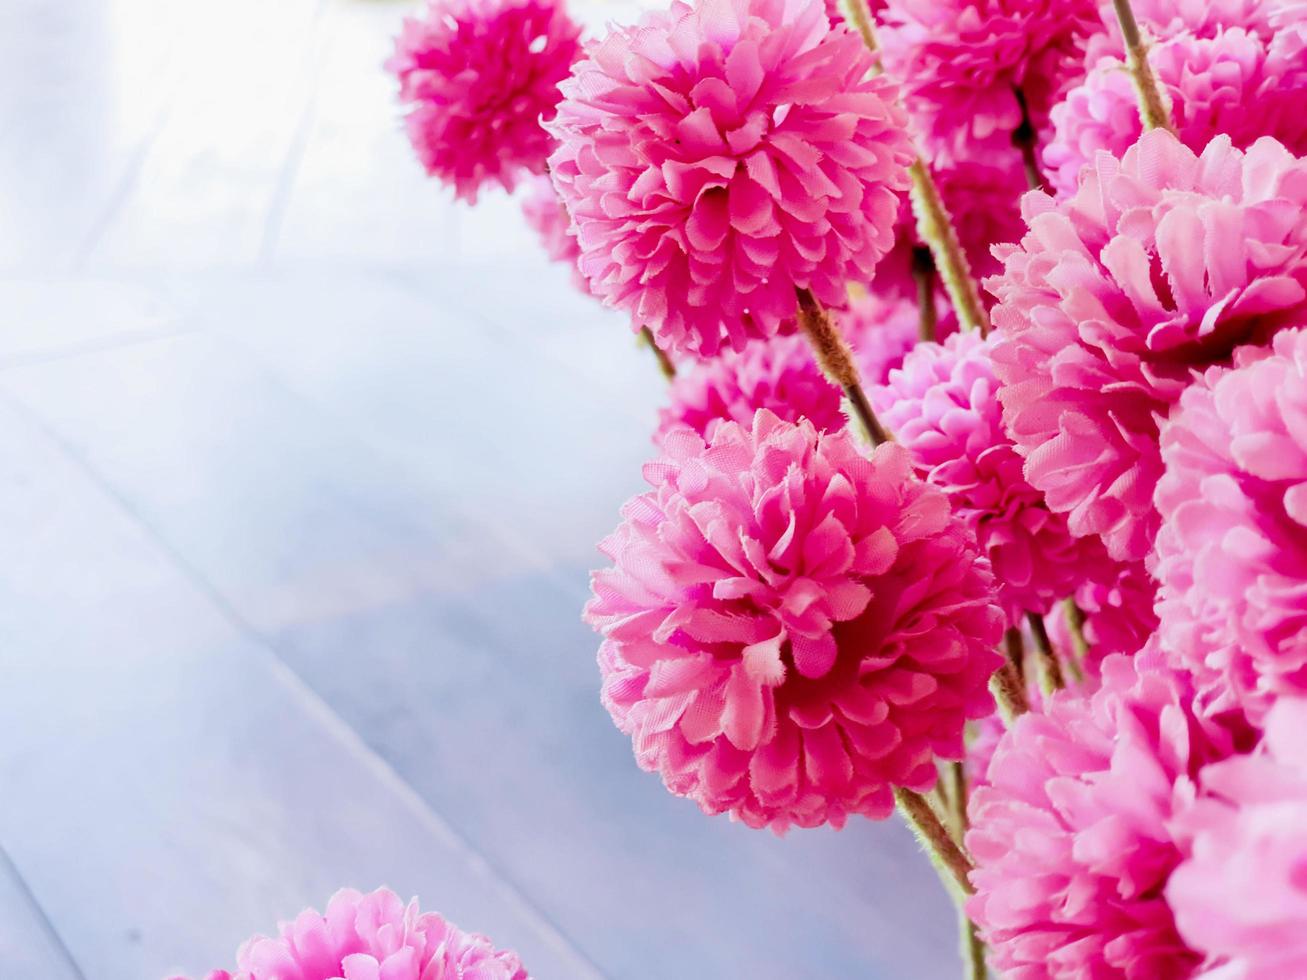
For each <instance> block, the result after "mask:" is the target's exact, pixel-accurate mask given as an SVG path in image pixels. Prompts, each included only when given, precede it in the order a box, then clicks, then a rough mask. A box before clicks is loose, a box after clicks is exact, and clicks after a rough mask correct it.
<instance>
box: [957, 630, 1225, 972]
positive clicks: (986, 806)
mask: <svg viewBox="0 0 1307 980" xmlns="http://www.w3.org/2000/svg"><path fill="white" fill-rule="evenodd" d="M1191 697H1192V691H1191V690H1190V689H1189V688H1188V686H1187V683H1186V681H1185V680H1184V679H1183V677H1182V676H1181V675H1177V674H1173V673H1171V672H1169V671H1167V670H1166V669H1165V668H1164V667H1163V666H1162V665H1161V663H1160V658H1159V657H1157V656H1156V653H1155V651H1154V652H1146V653H1141V654H1140V655H1139V657H1138V658H1136V659H1135V660H1131V659H1129V658H1127V657H1111V658H1109V659H1108V660H1106V661H1104V663H1103V671H1102V687H1101V688H1100V689H1099V690H1098V691H1097V693H1095V694H1093V695H1091V696H1089V697H1084V696H1081V695H1079V694H1077V693H1076V692H1074V691H1070V690H1067V691H1060V692H1058V693H1056V694H1054V695H1052V696H1051V697H1050V698H1048V699H1047V700H1046V702H1045V704H1044V706H1043V707H1042V708H1040V709H1036V710H1033V711H1031V712H1030V713H1028V714H1025V715H1022V716H1021V717H1020V718H1019V719H1018V720H1017V722H1016V723H1015V725H1014V726H1013V727H1012V728H1011V729H1010V730H1009V731H1008V732H1007V733H1006V734H1005V735H1004V736H1003V737H1002V738H1001V740H1000V742H999V744H998V747H997V748H996V749H995V750H994V756H993V760H992V762H991V763H990V766H989V771H988V773H987V779H986V783H985V784H984V785H981V786H979V787H977V788H976V790H975V792H974V793H973V794H972V797H971V803H970V806H969V807H968V814H969V816H970V819H971V830H970V831H969V832H968V833H967V838H966V841H967V847H968V849H969V850H970V851H971V854H972V855H973V857H974V858H975V861H976V870H975V871H974V872H973V873H972V875H971V881H972V884H973V885H974V886H975V888H976V894H975V896H974V897H973V898H972V899H971V900H970V901H969V902H968V905H967V910H968V912H969V913H970V915H971V916H972V917H973V918H974V920H975V921H976V923H977V925H978V926H979V927H980V931H981V934H982V935H983V936H984V938H985V940H986V941H987V942H988V943H989V944H990V949H991V952H992V958H991V961H990V962H991V965H992V966H993V967H994V969H995V971H996V972H998V973H1000V974H1002V975H1004V976H1010V977H1020V978H1023V980H1039V978H1058V980H1073V978H1075V980H1079V978H1082V977H1097V978H1111V977H1119V978H1123V980H1124V978H1136V977H1137V978H1141V980H1142V978H1145V977H1147V978H1148V980H1171V978H1183V977H1188V976H1190V975H1192V973H1193V971H1194V969H1195V967H1197V965H1198V963H1199V962H1200V960H1201V957H1200V956H1199V955H1198V954H1197V953H1196V952H1194V951H1193V950H1192V949H1191V948H1190V947H1188V946H1187V945H1186V944H1185V942H1184V940H1183V939H1182V938H1181V937H1180V934H1179V933H1178V932H1177V931H1176V927H1175V921H1174V919H1173V916H1172V914H1171V909H1170V907H1169V906H1168V905H1167V903H1166V901H1165V899H1164V898H1163V897H1162V889H1163V887H1164V886H1165V884H1166V881H1167V878H1168V876H1169V875H1170V874H1171V872H1172V871H1173V870H1174V869H1175V867H1176V866H1177V865H1178V864H1179V863H1180V861H1181V858H1182V854H1181V850H1180V847H1179V846H1178V844H1177V842H1176V840H1175V839H1174V837H1173V835H1172V833H1171V831H1170V829H1169V826H1168V825H1169V821H1170V820H1171V819H1172V818H1173V817H1174V815H1175V814H1176V812H1177V811H1178V810H1179V809H1181V808H1182V807H1183V806H1184V805H1185V804H1186V803H1187V802H1188V801H1189V800H1190V799H1192V798H1193V795H1194V781H1195V778H1196V777H1197V775H1198V772H1199V770H1200V769H1201V768H1202V767H1203V766H1204V765H1206V764H1208V763H1211V762H1215V761H1217V760H1220V759H1223V758H1225V757H1226V756H1228V755H1229V754H1230V752H1231V751H1232V749H1233V745H1232V740H1231V739H1230V737H1229V736H1228V734H1226V733H1225V732H1224V731H1222V730H1221V729H1218V728H1215V727H1212V726H1210V725H1207V724H1205V723H1203V722H1202V721H1201V720H1200V719H1199V718H1197V717H1196V716H1195V715H1194V714H1193V713H1192V711H1191V709H1190V699H1191Z"/></svg>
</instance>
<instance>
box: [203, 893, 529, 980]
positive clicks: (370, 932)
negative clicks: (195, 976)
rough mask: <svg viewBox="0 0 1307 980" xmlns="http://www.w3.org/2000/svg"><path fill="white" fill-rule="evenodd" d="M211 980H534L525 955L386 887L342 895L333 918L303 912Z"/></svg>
mask: <svg viewBox="0 0 1307 980" xmlns="http://www.w3.org/2000/svg"><path fill="white" fill-rule="evenodd" d="M208 980H530V978H529V976H528V975H527V972H526V971H525V970H524V969H522V964H521V963H520V962H519V961H518V958H517V955H516V954H514V953H510V952H507V951H501V950H496V949H495V948H494V947H493V946H491V944H490V940H488V939H486V937H484V936H478V935H476V934H475V933H468V932H463V931H462V930H460V929H458V928H457V927H455V926H453V925H451V924H450V923H448V922H446V921H445V920H444V919H443V918H441V917H440V916H439V915H436V914H435V913H434V912H420V911H418V906H417V902H416V901H413V902H410V903H409V904H408V905H407V906H406V905H405V904H404V903H403V902H402V901H401V900H400V898H399V896H398V895H396V894H395V893H394V892H392V891H390V890H388V889H385V888H381V889H378V890H377V891H375V892H372V893H371V894H368V895H363V894H361V893H359V892H356V891H354V890H353V889H348V888H347V889H344V890H342V891H339V892H337V893H336V894H335V895H334V896H333V897H332V899H331V901H330V902H328V903H327V910H326V912H325V913H319V912H317V911H315V910H313V909H308V910H306V911H304V912H301V913H300V914H299V915H298V916H297V917H296V918H295V920H294V921H293V922H286V923H282V926H281V930H280V934H279V935H278V936H277V937H276V938H275V939H273V938H269V937H267V936H255V937H254V938H252V939H250V940H249V941H248V942H246V943H245V944H244V945H243V946H241V948H240V951H239V952H238V953H237V954H236V972H235V973H234V974H232V973H228V972H227V971H225V970H218V971H215V972H213V973H211V974H209V977H208Z"/></svg>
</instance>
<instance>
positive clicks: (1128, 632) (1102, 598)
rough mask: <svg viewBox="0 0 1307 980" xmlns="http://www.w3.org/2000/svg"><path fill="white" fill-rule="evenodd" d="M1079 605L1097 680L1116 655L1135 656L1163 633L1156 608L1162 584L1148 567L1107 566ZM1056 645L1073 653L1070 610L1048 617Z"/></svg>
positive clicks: (1081, 592)
mask: <svg viewBox="0 0 1307 980" xmlns="http://www.w3.org/2000/svg"><path fill="white" fill-rule="evenodd" d="M1074 598H1075V601H1076V605H1077V606H1078V607H1079V608H1080V611H1081V613H1083V614H1084V618H1085V623H1084V637H1085V643H1086V644H1087V645H1088V647H1089V650H1088V651H1087V654H1086V660H1085V663H1084V665H1083V666H1084V667H1085V669H1086V671H1087V673H1088V674H1089V675H1090V676H1091V677H1096V676H1097V675H1098V667H1099V664H1101V663H1102V661H1103V660H1104V659H1105V658H1107V657H1110V656H1111V655H1112V654H1114V653H1124V654H1126V655H1128V656H1134V654H1135V653H1137V652H1138V651H1139V650H1141V649H1143V647H1144V644H1145V643H1147V642H1148V640H1149V638H1150V637H1151V636H1152V635H1153V633H1154V631H1156V629H1157V614H1156V612H1154V611H1153V606H1154V604H1155V602H1156V599H1157V583H1156V582H1155V581H1154V580H1153V577H1152V576H1151V575H1149V574H1148V571H1147V569H1146V568H1145V567H1144V563H1143V562H1141V561H1136V562H1106V563H1104V564H1103V565H1102V567H1101V568H1100V569H1099V570H1098V572H1097V574H1096V575H1095V576H1094V577H1093V578H1091V579H1088V580H1086V581H1085V582H1083V583H1082V584H1081V585H1080V587H1079V588H1078V589H1076V592H1075V596H1074ZM1046 622H1047V624H1048V633H1049V636H1050V637H1052V639H1053V643H1054V645H1055V646H1056V647H1057V648H1058V649H1059V650H1063V651H1071V650H1072V649H1073V647H1072V641H1071V633H1070V624H1069V623H1068V622H1067V621H1066V614H1065V609H1063V610H1060V611H1054V613H1053V615H1051V616H1049V617H1048V619H1047V621H1046Z"/></svg>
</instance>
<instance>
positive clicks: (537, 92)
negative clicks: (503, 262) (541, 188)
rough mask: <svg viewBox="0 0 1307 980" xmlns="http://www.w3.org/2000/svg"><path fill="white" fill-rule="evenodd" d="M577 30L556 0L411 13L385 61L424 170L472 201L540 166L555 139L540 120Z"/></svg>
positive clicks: (444, 6) (476, 2) (433, 7)
mask: <svg viewBox="0 0 1307 980" xmlns="http://www.w3.org/2000/svg"><path fill="white" fill-rule="evenodd" d="M580 33H581V29H580V28H579V27H578V26H577V25H576V24H575V23H573V22H572V20H571V19H570V18H569V17H568V16H567V14H566V13H565V12H564V11H563V6H562V4H561V3H560V2H557V0H434V2H432V3H431V4H430V5H429V6H428V7H427V9H426V11H425V12H424V13H423V15H422V16H421V17H416V18H408V19H406V20H405V21H404V27H403V29H402V31H401V33H400V35H399V37H398V38H397V39H396V41H395V53H394V55H393V56H392V57H391V58H390V60H389V61H387V62H386V67H387V69H389V70H390V71H392V72H394V74H395V76H396V77H397V78H398V79H399V98H400V101H401V102H402V103H403V105H404V108H405V113H406V115H405V123H406V126H407V128H408V136H409V140H410V141H411V142H412V144H413V149H414V150H416V151H417V155H418V159H419V160H420V161H421V162H422V165H423V166H424V167H425V168H426V170H427V172H428V173H429V174H431V175H432V176H434V177H438V178H440V179H441V180H442V181H444V182H445V183H447V184H449V185H451V186H452V187H453V188H454V190H455V193H456V194H457V196H458V197H460V198H462V199H463V200H466V201H468V202H469V203H473V204H474V203H476V198H477V192H478V191H479V190H480V189H481V188H483V187H484V186H486V185H487V184H492V183H494V184H499V185H501V186H502V187H504V188H505V189H506V190H510V191H511V190H512V189H513V186H514V184H515V183H516V181H517V180H518V179H519V178H520V177H521V175H522V174H523V173H524V172H529V173H543V172H544V168H545V158H546V157H548V155H549V152H550V149H551V147H552V145H553V141H552V139H550V137H549V134H548V133H546V132H545V131H544V130H543V129H542V128H541V126H540V122H541V119H542V118H545V119H548V118H549V117H551V116H552V115H553V114H554V107H555V106H556V105H557V103H558V100H559V98H560V93H559V91H558V83H559V82H561V81H562V80H563V79H564V78H566V77H567V73H568V69H569V68H570V67H571V65H572V62H573V61H574V60H576V58H577V56H578V55H579V54H580V43H579V40H578V39H579V37H580Z"/></svg>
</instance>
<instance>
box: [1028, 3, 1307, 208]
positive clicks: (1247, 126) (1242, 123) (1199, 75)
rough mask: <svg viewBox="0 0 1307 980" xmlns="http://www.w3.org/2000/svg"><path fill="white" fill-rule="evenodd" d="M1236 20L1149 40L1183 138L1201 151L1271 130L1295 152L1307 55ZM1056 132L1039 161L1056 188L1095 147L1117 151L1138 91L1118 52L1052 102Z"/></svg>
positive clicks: (1066, 188) (1071, 178)
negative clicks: (1212, 29) (1200, 32)
mask: <svg viewBox="0 0 1307 980" xmlns="http://www.w3.org/2000/svg"><path fill="white" fill-rule="evenodd" d="M1283 46H1284V43H1283V42H1282V43H1281V44H1280V45H1278V46H1277V45H1273V44H1272V43H1271V42H1269V41H1267V40H1266V39H1263V38H1262V37H1259V36H1258V35H1257V34H1254V33H1250V32H1248V31H1246V30H1244V29H1243V28H1231V29H1229V30H1222V31H1219V32H1218V33H1216V34H1215V35H1213V36H1212V37H1195V36H1193V35H1191V34H1181V35H1178V36H1176V37H1172V38H1169V39H1167V40H1165V41H1163V42H1161V43H1158V44H1155V45H1153V46H1152V48H1151V49H1150V52H1149V63H1150V64H1151V65H1152V67H1153V71H1154V72H1155V73H1156V75H1157V78H1158V81H1159V82H1160V83H1161V84H1162V86H1163V88H1164V90H1165V92H1166V95H1167V97H1168V98H1169V99H1170V103H1171V115H1172V118H1173V119H1174V121H1175V125H1176V130H1177V132H1178V133H1179V136H1180V139H1181V140H1182V141H1183V142H1184V144H1185V145H1186V146H1188V147H1189V148H1190V149H1192V150H1194V151H1196V152H1198V151H1201V150H1202V149H1203V147H1205V146H1206V145H1207V143H1208V142H1209V141H1210V140H1211V139H1212V137H1213V136H1216V135H1218V134H1220V133H1225V134H1227V135H1228V136H1229V137H1230V138H1231V140H1232V141H1233V142H1234V145H1235V146H1238V147H1246V146H1248V145H1249V144H1251V143H1252V142H1253V141H1254V140H1256V139H1257V138H1258V137H1260V136H1273V137H1275V138H1276V139H1278V140H1280V141H1281V142H1282V143H1284V145H1285V146H1286V147H1288V148H1289V149H1290V150H1291V151H1293V152H1294V153H1301V152H1303V150H1304V149H1307V126H1304V125H1303V121H1302V106H1303V105H1304V104H1305V103H1307V64H1305V63H1304V62H1303V61H1302V59H1301V57H1299V55H1300V52H1294V53H1293V55H1291V56H1288V57H1286V56H1285V53H1283V52H1282V51H1280V50H1278V49H1279V48H1281V47H1283ZM1052 120H1053V129H1054V133H1053V138H1052V140H1051V142H1050V143H1049V144H1048V145H1047V146H1046V147H1045V148H1044V163H1045V165H1046V168H1047V171H1048V175H1049V177H1050V180H1051V182H1052V184H1053V186H1054V188H1055V189H1056V190H1057V191H1058V193H1060V194H1069V193H1070V192H1071V191H1073V190H1074V189H1075V185H1076V178H1077V177H1078V176H1079V173H1080V170H1081V169H1082V168H1083V167H1084V166H1085V164H1086V163H1087V162H1088V161H1090V160H1091V159H1093V157H1094V155H1095V154H1096V153H1098V152H1099V151H1100V150H1105V151H1107V152H1108V153H1111V154H1112V155H1114V156H1120V155H1121V154H1123V153H1124V152H1125V151H1126V150H1127V149H1128V148H1129V147H1130V146H1131V144H1133V143H1134V142H1135V141H1136V140H1137V139H1138V138H1139V135H1140V133H1141V132H1142V131H1143V130H1142V125H1141V123H1140V121H1139V107H1138V98H1137V96H1136V94H1135V90H1134V85H1133V83H1132V82H1131V81H1130V73H1129V71H1128V70H1127V69H1126V67H1125V64H1124V62H1123V60H1122V58H1120V57H1114V56H1108V57H1104V58H1103V59H1102V60H1101V61H1099V62H1098V63H1097V64H1096V65H1095V66H1094V67H1093V69H1092V70H1091V71H1090V72H1089V74H1088V76H1087V77H1086V78H1085V79H1084V80H1083V81H1082V82H1081V83H1080V84H1079V85H1077V86H1075V87H1074V88H1073V89H1071V90H1070V91H1069V92H1068V93H1067V95H1066V96H1065V98H1064V99H1063V101H1062V102H1060V103H1059V104H1058V105H1057V106H1055V107H1054V108H1053V112H1052Z"/></svg>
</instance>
